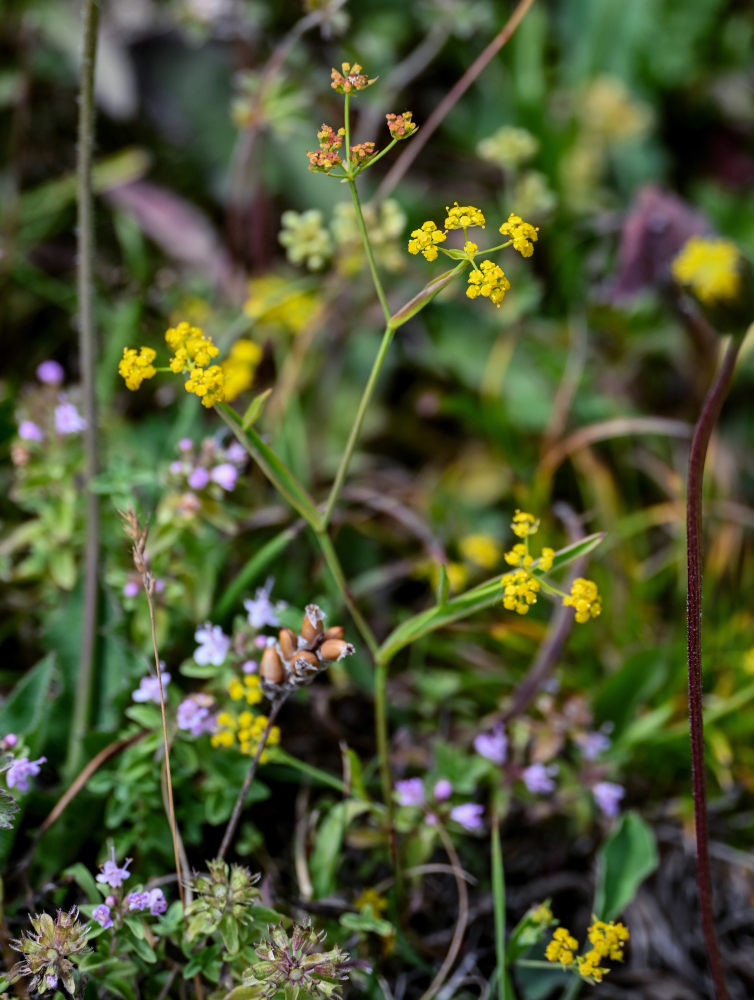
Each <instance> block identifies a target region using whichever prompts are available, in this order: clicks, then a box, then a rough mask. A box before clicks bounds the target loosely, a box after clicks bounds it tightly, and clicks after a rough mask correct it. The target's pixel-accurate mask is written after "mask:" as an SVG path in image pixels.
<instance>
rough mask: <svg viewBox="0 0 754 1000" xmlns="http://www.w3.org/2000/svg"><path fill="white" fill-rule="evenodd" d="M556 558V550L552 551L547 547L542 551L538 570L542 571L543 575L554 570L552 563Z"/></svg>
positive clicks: (538, 561)
mask: <svg viewBox="0 0 754 1000" xmlns="http://www.w3.org/2000/svg"><path fill="white" fill-rule="evenodd" d="M554 558H555V549H551V548H548V547H547V546H545V547H544V548H543V549H542V555H541V556H540V557H539V559H538V560H537V568H538V569H541V570H542V572H543V573H547V572H549V571H550V570H551V569H552V563H553V559H554Z"/></svg>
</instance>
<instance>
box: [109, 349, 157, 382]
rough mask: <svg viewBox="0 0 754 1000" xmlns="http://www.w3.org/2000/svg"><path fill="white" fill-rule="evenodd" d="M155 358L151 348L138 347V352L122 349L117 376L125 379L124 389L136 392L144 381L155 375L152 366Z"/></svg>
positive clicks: (155, 370)
mask: <svg viewBox="0 0 754 1000" xmlns="http://www.w3.org/2000/svg"><path fill="white" fill-rule="evenodd" d="M155 357H156V352H155V351H153V350H152V348H151V347H140V348H139V350H138V351H136V350H135V349H134V348H133V347H124V348H123V357H122V358H121V360H120V364H119V365H118V374H119V375H122V376H123V378H124V379H125V382H126V388H128V389H132V390H136V389H138V388H139V386H140V385H141V383H142V382H143V381H144V379H147V378H152V376H153V375H155V374H156V372H157V369H156V368H155V367H154V365H153V364H152V362H153V361H154V359H155Z"/></svg>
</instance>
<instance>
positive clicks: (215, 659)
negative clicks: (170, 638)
mask: <svg viewBox="0 0 754 1000" xmlns="http://www.w3.org/2000/svg"><path fill="white" fill-rule="evenodd" d="M194 638H195V639H196V641H197V642H198V643H199V648H198V649H197V650H196V651H195V653H194V660H196V662H197V663H199V664H202V665H205V664H207V663H211V664H212V666H213V667H219V666H220V665H221V664H222V663H223V662H224V661H225V657H226V656H227V655H228V653H229V651H230V639H229V638H228V636H227V635H225V633H224V632H223V630H222V629H221V628H220V626H219V625H212V624H211V623H210V622H205V623H204V625H200V626H199V628H198V629H197V630H196V632H195V633H194Z"/></svg>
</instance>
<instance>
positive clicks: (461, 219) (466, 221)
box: [445, 201, 485, 231]
mask: <svg viewBox="0 0 754 1000" xmlns="http://www.w3.org/2000/svg"><path fill="white" fill-rule="evenodd" d="M445 211H446V212H447V213H448V214H447V217H446V219H445V229H463V230H464V231H465V230H467V229H470V228H471V227H472V226H481V227H482V229H484V225H485V218H484V215H483V214H482V212H481V211H480V209H478V208H476V207H475V206H474V205H459V204H458V202H457V201H454V202H453V207H452V208H449V207H448V206H447V205H446V206H445Z"/></svg>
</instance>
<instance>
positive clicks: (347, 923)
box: [340, 906, 395, 938]
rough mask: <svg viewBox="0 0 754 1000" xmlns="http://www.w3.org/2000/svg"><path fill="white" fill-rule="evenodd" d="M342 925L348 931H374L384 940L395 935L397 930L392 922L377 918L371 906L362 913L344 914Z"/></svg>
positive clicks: (341, 919) (342, 915)
mask: <svg viewBox="0 0 754 1000" xmlns="http://www.w3.org/2000/svg"><path fill="white" fill-rule="evenodd" d="M340 925H341V927H345V928H346V930H348V931H361V932H364V931H372V932H373V933H374V934H379V935H380V937H384V938H387V937H392V936H393V935H394V934H395V928H394V927H393V925H392V924H391V923H390V921H389V920H383V919H382V918H381V917H377V916H375V914H374V910H373V909H372V907H371V906H367V907H366V908H365V909H364V910H362V911H361V912H360V913H342V914H341V916H340Z"/></svg>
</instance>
